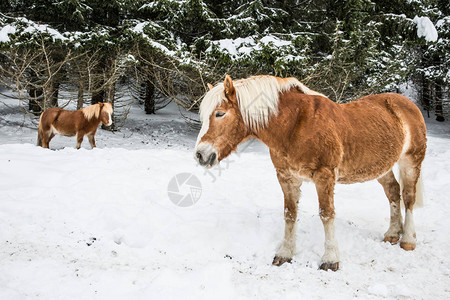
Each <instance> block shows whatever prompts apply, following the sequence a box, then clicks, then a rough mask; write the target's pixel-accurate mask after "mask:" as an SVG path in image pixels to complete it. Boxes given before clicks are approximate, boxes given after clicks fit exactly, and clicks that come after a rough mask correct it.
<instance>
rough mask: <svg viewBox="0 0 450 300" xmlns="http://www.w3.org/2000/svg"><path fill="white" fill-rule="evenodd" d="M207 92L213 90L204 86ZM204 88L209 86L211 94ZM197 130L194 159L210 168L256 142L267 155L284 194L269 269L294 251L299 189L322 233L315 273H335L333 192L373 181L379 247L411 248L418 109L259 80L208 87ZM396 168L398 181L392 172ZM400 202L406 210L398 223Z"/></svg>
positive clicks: (422, 133) (421, 150) (422, 142)
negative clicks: (382, 227)
mask: <svg viewBox="0 0 450 300" xmlns="http://www.w3.org/2000/svg"><path fill="white" fill-rule="evenodd" d="M211 87H212V86H211ZM211 87H210V88H211ZM200 118H201V120H202V129H201V131H200V134H199V136H198V139H197V145H196V148H195V157H196V159H197V160H198V161H199V163H200V164H201V165H203V166H206V167H212V166H214V165H215V164H217V163H218V162H219V161H221V160H222V159H224V158H225V157H227V156H228V155H229V154H230V153H231V152H232V151H234V150H236V147H237V146H238V144H239V143H241V142H242V141H244V140H246V139H247V138H249V137H255V138H257V139H259V140H260V141H262V142H263V143H265V144H266V145H267V146H268V147H269V149H270V156H271V159H272V162H273V164H274V166H275V168H276V172H277V177H278V181H279V183H280V185H281V188H282V190H283V193H284V207H285V210H284V218H285V222H286V224H285V236H284V240H283V242H282V244H281V246H280V248H279V250H278V252H277V253H276V255H275V258H274V260H273V264H274V265H277V266H279V265H282V264H283V263H285V262H290V261H291V259H292V256H293V255H294V252H295V243H296V238H295V223H296V219H297V202H298V200H299V196H300V186H301V184H302V182H303V181H304V180H308V181H312V182H314V184H315V186H316V190H317V194H318V199H319V208H320V210H319V214H320V218H321V220H322V223H323V226H324V229H325V254H324V255H323V257H322V261H321V264H320V268H321V269H324V270H328V269H331V270H337V269H338V268H339V251H338V245H337V242H336V239H335V237H334V217H335V213H334V200H333V194H334V186H335V184H336V183H337V182H338V183H356V182H363V181H368V180H372V179H377V180H378V182H380V183H381V185H382V186H383V188H384V191H385V193H386V196H387V197H388V199H389V203H390V212H391V220H390V226H389V229H388V231H387V232H386V233H385V235H384V241H387V242H391V243H393V244H394V243H397V242H398V240H399V239H400V236H401V235H402V237H401V240H400V246H401V247H402V248H403V249H405V250H413V249H414V248H415V245H416V240H415V238H416V233H415V229H414V222H413V206H414V203H415V202H416V200H417V202H420V201H421V190H416V186H417V187H420V185H419V184H418V183H421V180H420V169H421V164H422V161H423V159H424V157H425V150H426V128H425V123H424V120H423V117H422V114H421V112H420V110H419V109H418V108H417V107H416V105H415V104H414V103H412V102H411V101H410V100H409V99H407V98H405V97H403V96H401V95H399V94H394V93H387V94H379V95H370V96H366V97H363V98H360V99H358V100H357V101H354V102H351V103H347V104H337V103H334V102H332V101H331V100H329V99H328V98H326V97H325V96H323V95H322V94H320V93H317V92H314V91H311V90H309V89H308V88H306V87H305V86H304V85H303V84H301V83H300V82H299V81H298V80H297V79H295V78H277V77H273V76H258V77H250V78H248V79H242V80H237V81H235V82H233V81H232V80H231V78H230V77H229V76H227V77H226V78H225V82H224V83H223V84H218V85H216V86H215V87H212V88H211V90H210V91H209V92H208V93H207V94H206V96H205V98H204V99H203V102H202V104H201V106H200ZM395 163H398V165H399V169H400V183H401V186H400V185H399V184H398V182H397V180H396V179H395V177H394V174H393V172H392V167H393V166H394V164H395ZM400 199H403V202H404V204H405V213H406V216H405V223H404V225H403V224H402V214H401V212H400Z"/></svg>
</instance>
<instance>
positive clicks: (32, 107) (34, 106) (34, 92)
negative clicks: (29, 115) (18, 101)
mask: <svg viewBox="0 0 450 300" xmlns="http://www.w3.org/2000/svg"><path fill="white" fill-rule="evenodd" d="M42 94H43V91H42V88H34V87H33V88H30V89H29V90H28V95H29V96H30V97H31V98H33V99H30V101H29V102H28V110H29V111H31V112H33V114H34V115H36V116H38V115H40V114H41V112H42V106H41V104H40V103H42V98H41V97H42ZM39 98H41V99H39Z"/></svg>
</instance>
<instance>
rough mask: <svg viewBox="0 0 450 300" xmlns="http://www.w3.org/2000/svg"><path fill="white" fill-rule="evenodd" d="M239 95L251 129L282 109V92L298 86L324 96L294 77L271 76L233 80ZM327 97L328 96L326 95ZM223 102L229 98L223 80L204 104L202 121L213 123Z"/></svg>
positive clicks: (263, 125) (300, 88)
mask: <svg viewBox="0 0 450 300" xmlns="http://www.w3.org/2000/svg"><path fill="white" fill-rule="evenodd" d="M233 86H234V88H235V90H236V98H237V101H238V104H239V109H240V111H241V114H242V117H243V118H244V122H245V124H246V125H247V127H248V128H250V129H258V128H260V127H265V126H266V125H267V122H268V121H269V117H270V116H271V115H272V114H276V113H277V111H278V98H279V94H280V93H283V92H285V91H288V90H290V89H291V88H293V87H295V88H297V89H298V90H299V91H301V92H303V93H304V94H308V95H320V96H324V95H323V94H321V93H318V92H316V91H313V90H311V89H309V88H308V87H306V86H305V85H304V84H302V83H301V82H300V81H299V80H298V79H296V78H294V77H289V78H280V77H275V76H270V75H262V76H252V77H249V78H246V79H239V80H235V81H233ZM324 97H325V96H324ZM222 101H226V98H225V94H224V85H223V83H219V84H217V85H216V86H215V87H214V88H212V89H211V90H210V91H209V92H208V93H207V94H206V95H205V98H204V99H203V101H202V103H201V105H200V118H201V120H202V122H208V123H209V117H210V115H211V114H212V113H213V112H214V110H215V109H216V107H217V106H219V105H220V104H221V103H222Z"/></svg>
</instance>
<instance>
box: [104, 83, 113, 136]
mask: <svg viewBox="0 0 450 300" xmlns="http://www.w3.org/2000/svg"><path fill="white" fill-rule="evenodd" d="M115 94H116V82H115V81H114V79H113V78H111V79H110V81H109V83H108V84H107V86H106V91H105V96H106V97H105V102H108V103H111V105H112V107H113V111H114V95H115ZM111 118H112V124H111V126H105V125H102V129H105V130H109V131H114V130H115V129H116V126H115V125H116V118H115V115H114V113H113V114H112V116H111Z"/></svg>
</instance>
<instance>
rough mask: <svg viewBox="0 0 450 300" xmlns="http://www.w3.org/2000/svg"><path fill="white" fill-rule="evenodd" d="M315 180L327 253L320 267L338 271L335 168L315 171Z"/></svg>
mask: <svg viewBox="0 0 450 300" xmlns="http://www.w3.org/2000/svg"><path fill="white" fill-rule="evenodd" d="M313 181H314V183H315V185H316V190H317V196H318V198H319V215H320V219H321V220H322V224H323V228H324V230H325V253H324V254H323V256H322V260H321V262H320V269H322V270H332V271H336V270H337V269H339V249H338V244H337V241H336V238H335V237H334V198H333V194H334V186H335V183H336V175H335V173H334V171H333V170H331V169H326V168H322V169H320V170H318V171H316V172H315V173H314V176H313Z"/></svg>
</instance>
